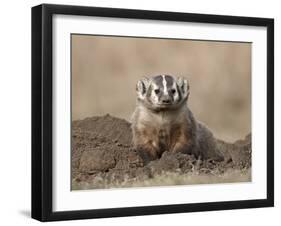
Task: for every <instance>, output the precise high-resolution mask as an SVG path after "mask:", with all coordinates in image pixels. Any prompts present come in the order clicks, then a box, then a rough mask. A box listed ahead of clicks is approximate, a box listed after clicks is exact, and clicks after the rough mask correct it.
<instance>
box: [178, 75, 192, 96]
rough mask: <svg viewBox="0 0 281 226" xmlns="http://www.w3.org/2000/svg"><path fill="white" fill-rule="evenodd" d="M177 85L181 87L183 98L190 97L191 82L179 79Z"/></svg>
mask: <svg viewBox="0 0 281 226" xmlns="http://www.w3.org/2000/svg"><path fill="white" fill-rule="evenodd" d="M177 85H178V86H179V89H180V92H181V94H182V97H183V98H188V96H189V82H188V80H187V79H186V78H183V77H179V78H178V79H177Z"/></svg>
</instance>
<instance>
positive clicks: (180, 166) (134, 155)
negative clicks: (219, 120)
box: [72, 115, 251, 190]
mask: <svg viewBox="0 0 281 226" xmlns="http://www.w3.org/2000/svg"><path fill="white" fill-rule="evenodd" d="M131 140H132V133H131V128H130V123H129V122H127V121H126V120H123V119H119V118H116V117H112V116H110V115H105V116H99V117H98V116H96V117H91V118H86V119H84V120H79V121H74V122H73V123H72V190H82V189H97V188H116V187H143V186H167V185H187V184H206V183H207V184H209V183H232V182H248V181H251V135H250V134H249V135H247V136H246V137H245V138H244V139H243V140H238V141H236V142H234V143H226V142H224V141H221V140H217V143H218V146H219V149H220V151H221V152H222V154H223V155H224V158H225V160H224V161H223V162H215V161H213V160H212V159H208V160H203V161H202V160H200V159H199V160H198V159H196V158H195V157H194V156H193V155H187V154H183V153H170V152H164V153H163V155H162V157H161V158H160V159H158V160H154V161H150V162H145V161H144V160H143V159H142V158H141V156H140V155H139V154H138V152H137V150H134V149H133V147H132V143H131Z"/></svg>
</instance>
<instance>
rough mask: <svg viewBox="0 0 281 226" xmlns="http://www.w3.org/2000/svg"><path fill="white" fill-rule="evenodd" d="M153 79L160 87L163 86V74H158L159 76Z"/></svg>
mask: <svg viewBox="0 0 281 226" xmlns="http://www.w3.org/2000/svg"><path fill="white" fill-rule="evenodd" d="M153 81H154V83H155V84H156V85H157V86H158V87H159V88H163V77H162V75H157V76H155V77H153Z"/></svg>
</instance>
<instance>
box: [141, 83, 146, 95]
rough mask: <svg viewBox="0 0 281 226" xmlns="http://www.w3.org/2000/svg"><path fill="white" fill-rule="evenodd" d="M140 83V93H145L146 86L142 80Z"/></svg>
mask: <svg viewBox="0 0 281 226" xmlns="http://www.w3.org/2000/svg"><path fill="white" fill-rule="evenodd" d="M141 85H142V94H145V92H146V87H145V85H144V83H143V82H141Z"/></svg>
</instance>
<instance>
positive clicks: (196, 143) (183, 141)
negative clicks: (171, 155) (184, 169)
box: [132, 75, 223, 161]
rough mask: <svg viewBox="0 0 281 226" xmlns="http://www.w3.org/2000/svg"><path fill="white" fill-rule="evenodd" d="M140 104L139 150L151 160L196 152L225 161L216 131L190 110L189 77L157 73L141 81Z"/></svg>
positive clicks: (135, 124)
mask: <svg viewBox="0 0 281 226" xmlns="http://www.w3.org/2000/svg"><path fill="white" fill-rule="evenodd" d="M136 91H137V104H136V109H135V111H134V113H133V115H132V131H133V144H134V146H135V149H136V150H138V151H140V152H141V153H143V154H145V156H148V157H149V158H150V159H156V158H160V157H161V155H162V153H163V152H165V151H170V152H175V153H176V152H183V153H187V154H194V155H195V156H196V157H201V158H203V159H208V158H212V159H214V160H218V161H221V160H223V156H222V155H221V154H220V152H219V150H218V148H217V145H216V139H215V138H214V136H213V134H212V132H211V131H210V130H209V129H208V128H207V127H205V126H204V125H203V124H202V123H200V122H198V121H197V120H196V119H195V118H194V116H193V114H192V112H191V111H190V110H189V108H188V105H187V100H188V97H189V92H190V88H189V83H188V81H187V79H185V78H182V77H180V78H176V77H174V76H171V75H157V76H153V77H150V78H146V77H145V78H143V79H141V80H140V81H138V82H137V85H136Z"/></svg>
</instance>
